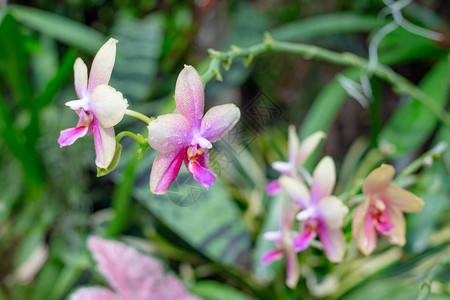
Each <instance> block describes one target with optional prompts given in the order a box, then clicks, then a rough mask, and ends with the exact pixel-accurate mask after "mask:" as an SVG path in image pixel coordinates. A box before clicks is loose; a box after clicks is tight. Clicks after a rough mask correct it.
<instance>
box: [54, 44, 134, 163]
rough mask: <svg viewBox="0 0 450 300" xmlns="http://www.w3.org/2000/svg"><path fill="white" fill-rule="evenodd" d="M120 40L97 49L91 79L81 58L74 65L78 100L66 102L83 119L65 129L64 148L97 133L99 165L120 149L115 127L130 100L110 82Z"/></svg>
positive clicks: (96, 149) (107, 161) (60, 141)
mask: <svg viewBox="0 0 450 300" xmlns="http://www.w3.org/2000/svg"><path fill="white" fill-rule="evenodd" d="M116 43H117V40H115V39H112V38H111V39H109V40H108V41H107V42H106V43H105V44H104V45H103V46H102V47H101V48H100V50H99V51H98V52H97V55H96V56H95V58H94V61H93V62H92V66H91V72H90V76H89V80H88V74H87V67H86V64H85V63H84V62H83V60H82V59H81V58H77V60H76V61H75V64H74V66H73V69H74V73H75V76H74V77H75V91H76V92H77V96H78V100H73V101H69V102H67V103H66V105H67V106H69V107H70V108H71V109H73V110H74V111H75V112H76V113H77V115H78V117H79V118H80V120H79V121H78V125H77V127H75V128H69V129H65V130H62V131H61V134H60V136H59V139H58V143H59V145H60V146H61V147H64V146H69V145H72V144H73V143H74V142H75V141H76V140H77V139H78V138H80V137H83V136H85V135H88V134H91V133H93V134H94V143H95V153H96V159H95V164H96V165H97V166H98V167H100V168H107V167H108V166H109V164H110V163H111V161H112V159H113V157H114V152H115V150H116V139H115V134H114V127H113V126H115V125H117V124H118V123H119V122H120V121H121V120H122V118H123V116H124V114H125V110H126V109H127V107H128V102H127V100H126V99H124V98H123V95H122V93H120V92H118V91H116V90H115V89H114V88H112V87H110V86H109V85H108V82H109V78H110V77H111V72H112V69H113V66H114V60H115V57H116Z"/></svg>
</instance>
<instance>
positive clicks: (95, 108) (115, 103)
mask: <svg viewBox="0 0 450 300" xmlns="http://www.w3.org/2000/svg"><path fill="white" fill-rule="evenodd" d="M127 107H128V102H127V100H126V99H125V98H124V97H123V95H122V93H121V92H119V91H116V90H115V89H114V88H112V87H110V86H109V85H106V84H100V85H97V86H96V87H95V88H94V91H93V92H92V96H91V98H90V101H89V109H90V110H91V111H92V113H93V114H94V116H95V118H96V119H97V120H98V122H99V123H100V125H102V127H103V128H109V127H113V126H115V125H117V124H118V123H119V122H120V121H121V120H122V119H123V116H124V115H125V110H126V109H127Z"/></svg>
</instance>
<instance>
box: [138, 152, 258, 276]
mask: <svg viewBox="0 0 450 300" xmlns="http://www.w3.org/2000/svg"><path fill="white" fill-rule="evenodd" d="M152 154H153V155H147V156H144V157H143V158H142V159H141V160H140V161H139V165H138V179H137V182H138V184H137V186H135V188H134V191H133V194H134V196H135V198H136V199H137V200H138V201H139V202H141V203H142V204H143V205H144V206H145V207H146V208H147V209H148V210H150V211H151V212H152V214H153V215H154V216H155V217H156V218H158V219H159V220H160V221H161V222H162V223H164V224H165V225H166V226H167V227H168V228H169V229H171V230H172V231H173V232H174V233H176V234H177V235H178V236H179V237H181V238H182V239H183V240H184V241H186V242H187V243H188V244H189V245H190V246H192V247H193V248H195V249H197V250H198V251H199V252H200V253H202V254H203V255H205V256H206V257H208V258H209V259H211V260H213V261H215V262H218V263H220V264H223V265H234V266H240V267H242V266H244V267H245V266H247V265H248V263H249V250H250V243H251V240H250V236H249V233H248V232H247V229H246V228H245V226H244V223H243V222H242V216H241V212H240V211H239V209H238V207H237V206H236V204H235V202H234V201H233V199H232V198H231V197H230V195H229V194H228V193H227V191H226V190H225V189H224V188H223V187H222V185H221V184H220V179H219V178H217V179H216V181H215V182H214V184H213V185H212V186H211V187H210V188H209V190H206V189H205V188H204V187H202V186H201V185H200V184H199V183H197V182H196V181H195V180H194V179H193V178H192V175H191V174H189V173H188V172H187V170H186V168H185V167H181V170H180V173H179V174H178V176H177V178H176V179H175V181H174V182H173V183H172V185H171V187H170V190H169V191H168V192H167V193H166V194H164V195H154V194H152V193H151V192H150V188H149V184H148V176H149V173H150V170H151V168H150V166H151V163H152V161H153V159H154V158H155V154H156V153H155V152H153V153H152ZM133 155H134V152H133ZM206 220H213V221H211V222H207V221H206ZM205 222H207V223H205ZM205 224H206V225H205Z"/></svg>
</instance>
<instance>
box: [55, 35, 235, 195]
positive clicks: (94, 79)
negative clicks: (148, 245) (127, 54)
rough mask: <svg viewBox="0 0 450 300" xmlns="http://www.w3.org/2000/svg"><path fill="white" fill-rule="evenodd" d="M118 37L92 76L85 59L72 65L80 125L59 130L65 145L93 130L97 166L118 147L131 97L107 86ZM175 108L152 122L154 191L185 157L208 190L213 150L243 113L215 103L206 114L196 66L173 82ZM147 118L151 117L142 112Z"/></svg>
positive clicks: (100, 53) (164, 188) (162, 188)
mask: <svg viewBox="0 0 450 300" xmlns="http://www.w3.org/2000/svg"><path fill="white" fill-rule="evenodd" d="M116 43H117V40H115V39H112V38H111V39H109V41H107V42H106V43H105V44H104V45H103V46H102V47H101V49H100V50H99V51H98V53H97V55H96V56H95V58H94V61H93V63H92V67H91V72H90V77H89V81H88V77H87V68H86V65H85V64H84V62H83V61H82V60H81V58H78V59H77V60H76V61H75V64H74V73H75V76H74V77H75V90H76V92H77V96H78V98H79V99H78V100H74V101H69V102H67V103H66V105H67V106H69V107H70V108H71V109H73V110H74V111H75V112H76V113H77V115H78V117H79V121H78V125H77V127H75V128H69V129H66V130H63V131H61V135H60V137H59V139H58V143H59V144H60V146H61V147H63V146H69V145H71V144H73V143H74V142H75V141H76V140H77V139H78V138H80V137H83V136H85V135H87V134H90V133H93V134H94V142H95V152H96V155H97V157H96V161H95V162H96V165H97V166H98V167H99V168H103V169H106V168H108V167H109V166H110V164H111V163H112V161H113V158H114V154H115V150H116V139H115V134H114V126H115V125H117V124H118V123H119V122H120V121H121V120H122V119H123V117H124V115H125V114H126V113H128V114H129V115H131V116H133V115H140V114H139V113H136V112H132V111H130V110H127V107H128V102H127V100H126V99H125V98H123V96H122V93H120V92H118V91H116V90H115V89H114V88H112V87H110V86H109V85H108V82H109V79H110V77H111V72H112V68H113V66H114V60H115V55H116ZM175 103H176V108H177V112H176V113H172V114H165V115H161V116H159V117H158V118H157V119H156V120H150V119H149V120H150V122H149V124H148V132H149V134H148V139H147V140H148V145H150V146H151V147H152V148H153V149H155V150H156V151H158V152H159V154H158V155H157V157H156V159H155V161H154V163H153V167H152V171H151V176H150V190H151V191H152V192H153V193H155V194H164V193H166V192H167V190H168V189H169V187H170V185H171V184H172V182H173V181H174V180H175V178H176V176H177V174H178V172H179V170H180V167H181V164H182V162H183V161H184V163H185V165H186V168H187V169H188V171H189V173H191V174H192V176H193V177H194V179H195V180H196V181H197V182H199V183H200V184H201V185H202V186H204V187H205V188H206V189H208V188H209V187H210V186H211V185H212V183H213V182H214V180H215V179H216V175H215V174H214V173H213V172H212V171H211V170H209V152H208V151H209V149H211V148H212V143H214V142H216V141H218V140H219V139H220V138H221V137H222V136H224V135H225V134H226V133H227V132H228V131H229V130H230V129H231V128H233V127H234V126H235V125H236V123H237V122H238V121H239V118H240V110H239V108H237V107H236V105H234V104H224V105H219V106H215V107H212V108H211V109H210V110H208V111H207V112H206V114H205V115H203V110H204V91H203V83H202V80H201V78H200V75H199V74H198V73H197V71H196V70H195V69H194V68H193V67H192V66H185V68H184V69H183V70H182V71H181V73H180V75H179V76H178V80H177V83H176V87H175ZM144 118H147V117H145V116H144Z"/></svg>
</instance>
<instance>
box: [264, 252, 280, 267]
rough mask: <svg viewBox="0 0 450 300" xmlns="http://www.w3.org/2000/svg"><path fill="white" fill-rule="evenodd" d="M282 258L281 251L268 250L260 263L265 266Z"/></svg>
mask: <svg viewBox="0 0 450 300" xmlns="http://www.w3.org/2000/svg"><path fill="white" fill-rule="evenodd" d="M281 258H283V250H269V251H267V252H266V253H264V254H263V256H261V262H262V263H263V264H265V265H268V264H271V263H272V262H273V261H276V260H280V259H281Z"/></svg>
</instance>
